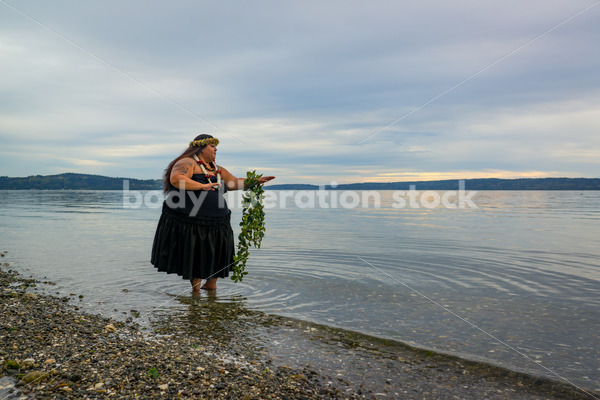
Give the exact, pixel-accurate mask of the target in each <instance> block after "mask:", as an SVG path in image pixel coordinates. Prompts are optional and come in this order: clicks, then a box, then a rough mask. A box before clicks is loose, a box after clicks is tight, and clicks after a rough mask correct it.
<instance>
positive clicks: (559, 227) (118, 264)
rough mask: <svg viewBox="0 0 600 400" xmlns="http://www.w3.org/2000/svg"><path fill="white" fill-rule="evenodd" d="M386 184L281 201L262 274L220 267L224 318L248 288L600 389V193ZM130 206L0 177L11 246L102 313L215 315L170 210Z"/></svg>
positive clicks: (1, 234) (260, 295) (278, 310)
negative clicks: (336, 203) (425, 192)
mask: <svg viewBox="0 0 600 400" xmlns="http://www.w3.org/2000/svg"><path fill="white" fill-rule="evenodd" d="M380 193H381V207H380V208H378V209H362V208H355V209H349V210H346V209H339V208H338V209H297V208H294V207H292V205H291V204H289V205H288V206H287V207H286V208H282V209H279V208H272V209H268V210H267V235H266V237H265V239H264V241H263V245H262V248H261V249H260V250H258V251H254V252H253V253H252V255H251V258H250V260H249V264H248V270H249V272H250V275H248V277H247V278H245V279H244V281H243V282H242V283H240V284H233V283H232V282H230V281H223V280H220V281H219V289H218V292H217V295H216V297H215V298H214V299H212V300H210V301H212V302H214V307H215V308H214V310H215V313H214V315H213V316H212V317H214V318H217V320H216V321H217V323H218V317H217V316H218V313H220V312H221V313H227V312H232V313H235V312H237V311H236V310H237V309H238V307H237V306H236V305H235V304H237V302H238V300H239V299H240V298H244V299H245V300H244V304H245V307H247V308H248V307H249V308H250V309H257V310H262V311H266V312H269V313H274V314H279V315H282V316H289V317H293V318H298V319H303V320H307V321H313V322H319V323H323V324H327V325H330V326H335V327H341V328H345V329H350V330H354V331H359V332H363V333H368V334H372V335H375V336H379V337H385V338H391V339H395V340H399V341H403V342H407V343H411V344H416V345H419V346H422V347H425V348H432V349H437V350H440V351H444V352H449V353H456V354H460V355H464V356H467V357H470V358H476V359H481V360H486V361H489V362H492V363H499V364H502V365H506V366H509V367H511V368H514V369H518V370H523V371H528V372H532V373H536V374H540V375H544V376H548V377H552V378H554V379H557V376H556V375H555V374H557V375H560V376H563V377H565V378H567V379H569V380H570V381H572V382H574V383H577V384H579V385H583V386H585V387H591V388H598V387H600V362H599V359H600V357H598V356H599V355H600V354H599V353H600V350H599V348H598V346H597V344H598V343H599V341H598V339H599V337H598V329H597V327H598V326H599V323H600V312H599V309H598V306H599V305H600V296H598V292H599V289H600V263H599V261H598V260H599V256H600V250H599V249H600V246H599V244H600V243H599V240H598V238H599V237H600V232H599V230H600V229H599V227H600V225H599V224H598V220H599V219H600V211H599V210H600V207H599V206H600V193H598V192H479V193H478V194H477V195H476V196H475V197H474V200H475V203H476V204H477V205H478V208H476V209H456V210H450V209H444V208H437V209H410V208H405V209H396V208H393V207H392V205H393V198H392V195H391V193H390V192H380ZM122 204H123V202H122V195H121V192H85V191H82V192H79V191H76V192H68V191H47V192H43V191H39V192H37V191H26V192H17V191H15V192H2V191H0V218H1V219H0V221H1V223H0V240H1V243H2V246H3V247H4V248H3V249H0V250H9V256H8V258H10V260H9V261H10V262H11V263H13V265H14V266H15V267H18V268H19V269H20V270H21V271H22V272H24V273H30V274H33V275H35V276H38V277H44V276H46V277H48V279H51V280H53V281H56V283H57V285H56V287H55V290H56V291H57V292H59V293H62V294H65V293H66V294H70V293H77V294H80V293H81V294H83V295H84V296H85V297H84V298H83V299H82V300H81V301H80V304H81V306H83V307H86V308H88V309H91V310H93V311H94V312H102V313H105V314H108V315H113V316H117V317H119V316H121V317H125V316H129V315H130V314H131V312H130V310H132V309H134V310H139V311H140V320H142V321H145V320H146V319H147V318H148V317H149V316H151V315H153V313H157V312H158V313H160V312H161V311H157V310H161V309H164V308H165V307H167V308H169V310H170V312H171V313H173V312H174V314H173V317H174V318H175V317H177V310H181V311H184V310H186V313H185V315H187V316H188V317H189V316H190V315H196V316H197V317H198V318H200V319H205V320H208V319H209V318H212V317H211V315H208V314H206V313H208V312H209V311H207V310H203V309H198V310H196V311H194V304H196V303H194V302H191V303H188V302H187V300H180V301H177V300H175V299H182V298H183V299H185V298H189V300H190V301H192V299H191V297H189V296H190V287H189V282H188V281H185V280H182V279H180V278H179V277H176V276H173V275H165V274H160V273H157V272H155V271H154V269H153V267H152V266H151V265H150V264H149V254H150V246H151V244H152V237H153V234H154V229H155V227H156V223H157V221H158V216H159V213H160V210H158V209H152V208H147V207H146V208H140V209H124V208H122ZM230 204H233V202H232V203H230ZM239 216H240V211H239V209H235V210H234V214H233V218H232V221H239ZM236 225H237V223H235V222H234V230H237V226H236ZM361 259H362V260H365V261H366V262H364V261H362V260H361ZM371 265H372V266H371ZM374 267H376V268H374ZM380 270H381V271H383V273H382V272H381V271H380ZM390 277H391V278H390ZM196 300H197V299H196ZM200 301H201V302H207V301H209V300H208V298H206V297H202V298H201V299H200ZM211 304H212V303H211ZM218 307H223V308H222V309H221V308H218ZM211 309H212V308H211ZM227 310H230V311H227ZM188 311H189V312H188ZM192 311H193V312H192ZM449 311H451V312H452V313H454V314H456V315H458V316H460V317H461V318H463V319H464V320H461V319H460V318H457V317H456V316H455V315H453V314H452V313H450V312H449ZM246 312H247V311H240V313H241V314H244V313H246ZM241 314H240V315H241ZM182 315H183V314H182ZM188 317H186V318H188ZM189 318H192V317H189ZM193 318H196V317H193ZM241 318H243V317H241ZM465 321H468V322H470V323H472V324H474V325H476V326H477V327H478V328H480V329H481V330H478V329H474V328H473V327H472V326H471V325H469V324H468V323H467V322H465ZM189 325H190V326H193V324H192V322H191V321H190V324H189ZM482 330H483V331H485V333H484V332H482ZM486 333H487V334H486ZM491 336H493V337H495V338H497V339H499V340H500V341H502V342H504V343H506V344H508V345H510V346H511V347H512V348H513V349H514V350H511V349H510V348H508V347H506V346H504V345H502V344H500V343H499V342H498V341H496V340H494V339H493V338H492V337H491ZM232 340H233V338H232ZM515 350H516V351H515ZM257 351H258V350H257ZM517 351H518V352H517ZM519 352H520V353H523V354H525V355H526V356H527V357H528V358H529V359H528V358H525V357H523V356H522V355H520V354H519ZM546 368H547V369H546Z"/></svg>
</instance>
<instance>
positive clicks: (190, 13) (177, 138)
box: [0, 0, 600, 184]
mask: <svg viewBox="0 0 600 400" xmlns="http://www.w3.org/2000/svg"><path fill="white" fill-rule="evenodd" d="M599 3H600V1H592V0H571V1H568V2H567V1H562V0H561V1H553V0H544V1H541V0H540V1H538V0H535V1H530V0H519V1H516V0H507V1H503V2H497V1H494V2H492V1H489V0H470V1H441V0H424V1H419V2H406V1H380V0H374V1H354V0H350V1H322V0H321V1H312V0H309V1H302V2H300V1H283V2H282V1H261V0H258V1H251V2H234V1H228V0H225V1H219V2H217V1H214V2H210V1H197V0H196V1H181V0H172V1H169V2H158V1H155V2H150V1H119V2H116V1H112V0H107V1H102V2H82V1H75V0H73V1H60V0H59V1H52V2H40V1H29V0H20V1H16V0H0V176H12V177H23V176H29V175H53V174H60V173H63V172H77V173H86V174H98V175H105V176H112V177H128V178H139V179H160V178H161V176H162V174H163V171H164V169H165V168H166V166H167V164H168V163H169V162H170V161H171V160H172V159H174V158H175V157H177V156H178V155H179V154H181V152H182V151H183V150H185V148H186V147H187V145H188V143H189V141H190V140H192V139H193V138H194V137H195V136H196V135H198V134H200V133H208V134H211V135H213V136H215V137H217V138H218V139H219V140H220V144H219V147H218V153H217V163H218V164H219V165H221V166H224V167H225V168H227V169H228V170H229V171H230V172H231V173H233V174H234V175H237V176H240V177H241V176H245V173H246V171H252V170H256V171H257V172H260V173H264V174H266V175H275V176H277V180H276V181H273V183H313V184H330V183H332V182H337V183H351V182H400V181H411V180H438V179H468V178H488V177H490V178H491V177H497V178H519V177H588V178H592V177H600V134H599V133H600V73H599V72H598V71H600V51H599V50H598V43H600V23H598V21H599V20H600V4H599Z"/></svg>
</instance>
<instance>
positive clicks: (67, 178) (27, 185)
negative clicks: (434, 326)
mask: <svg viewBox="0 0 600 400" xmlns="http://www.w3.org/2000/svg"><path fill="white" fill-rule="evenodd" d="M124 181H127V182H128V185H129V186H128V188H129V190H161V189H162V180H161V179H132V178H113V177H107V176H101V175H88V174H77V173H64V174H59V175H33V176H28V177H24V178H13V177H8V176H0V190H123V182H124ZM460 182H464V187H465V189H467V190H600V178H560V177H558V178H516V179H500V178H481V179H463V180H459V179H446V180H437V181H409V182H384V183H380V182H362V183H346V184H339V185H309V184H275V185H267V186H265V188H266V189H268V190H319V189H325V190H410V189H411V188H413V189H417V190H456V189H458V187H459V183H460Z"/></svg>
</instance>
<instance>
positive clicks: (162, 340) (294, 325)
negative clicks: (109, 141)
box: [0, 263, 593, 400]
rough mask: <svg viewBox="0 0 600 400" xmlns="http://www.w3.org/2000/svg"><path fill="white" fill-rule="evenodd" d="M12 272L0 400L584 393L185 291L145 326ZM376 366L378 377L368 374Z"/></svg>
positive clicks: (4, 288)
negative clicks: (298, 354)
mask: <svg viewBox="0 0 600 400" xmlns="http://www.w3.org/2000/svg"><path fill="white" fill-rule="evenodd" d="M9 267H10V266H9V265H8V264H7V263H0V310H1V311H0V312H1V315H2V318H1V320H0V343H1V344H0V399H3V400H9V399H10V400H12V399H104V398H113V399H177V398H190V399H196V398H202V399H205V398H206V399H361V398H366V399H379V398H399V399H482V398H486V399H507V398H510V399H563V398H564V399H567V398H568V399H592V398H593V397H592V396H590V395H589V394H587V393H584V392H582V391H579V390H577V389H576V388H573V387H570V386H568V385H562V384H559V383H555V382H550V381H546V380H542V379H536V378H532V377H528V376H526V375H522V374H517V373H511V372H510V371H504V370H502V369H499V368H494V367H489V366H482V365H479V364H477V363H470V362H465V361H464V360H459V359H455V358H452V357H447V356H442V355H437V354H432V353H430V352H424V351H419V350H415V349H411V348H408V347H403V346H394V345H389V346H388V345H385V344H384V343H382V346H381V347H380V348H378V349H372V348H371V347H372V343H367V341H363V340H362V339H361V338H360V337H349V336H348V335H347V334H345V333H341V332H337V331H328V330H327V329H325V328H323V329H320V328H319V327H314V326H310V324H307V323H303V322H301V321H292V320H285V319H281V318H279V317H273V316H268V315H264V314H260V313H257V312H256V313H254V314H253V313H252V312H250V311H248V310H243V309H241V310H240V309H237V310H236V308H235V306H232V305H230V304H219V303H218V302H213V303H212V304H211V303H210V302H194V299H193V298H188V299H185V300H183V301H187V302H189V306H190V313H189V314H188V315H186V316H184V317H180V318H177V317H174V316H168V315H163V316H161V315H157V318H156V321H154V323H153V328H152V329H150V330H144V328H143V327H140V326H139V325H137V324H135V323H134V322H120V321H114V320H109V319H107V318H104V317H102V316H100V315H94V314H86V313H83V312H81V311H80V310H78V309H77V307H76V306H75V305H73V304H71V302H70V301H69V298H64V297H63V298H61V297H56V296H50V295H47V294H42V293H41V292H40V291H38V290H35V289H34V288H35V286H36V285H39V282H36V281H34V280H32V279H27V278H24V277H21V276H20V275H19V274H17V273H16V272H14V271H12V270H10V269H9ZM211 307H212V308H211ZM215 307H217V308H218V311H217V312H215ZM208 321H210V324H209V323H207V322H208ZM252 332H253V333H252ZM246 333H248V335H247V336H246V335H245V334H246ZM262 334H267V336H268V337H269V338H271V340H272V339H273V338H278V340H277V341H278V343H280V344H281V346H283V347H285V348H286V349H287V350H288V351H289V352H290V353H289V354H293V351H294V346H295V345H298V346H300V343H302V342H303V341H308V342H310V343H311V344H310V346H311V347H310V348H311V349H312V350H311V351H314V350H315V349H316V350H317V351H318V352H320V353H322V357H324V358H325V362H323V361H322V362H321V363H320V364H319V363H317V364H319V365H320V367H318V368H315V367H314V366H303V367H300V366H298V365H293V366H291V367H290V366H286V365H285V362H281V360H279V361H278V356H277V351H276V347H274V345H269V344H265V345H264V346H261V344H260V336H261V335H262ZM314 340H316V342H315V343H312V342H311V341H314ZM386 346H387V347H386ZM378 347H379V346H378ZM274 349H275V350H274ZM290 349H291V350H290ZM304 349H306V348H304ZM299 351H302V349H300V348H299ZM375 353H377V356H374V354H375ZM327 354H330V357H338V356H339V357H347V359H345V360H346V361H344V362H345V363H346V364H347V366H348V367H349V368H350V367H351V364H352V362H353V361H352V360H356V363H360V368H365V373H364V374H361V373H359V374H356V376H353V375H352V374H351V373H348V374H345V373H344V370H343V367H340V368H341V369H340V370H339V371H335V370H334V369H332V368H328V367H327V365H328V363H327V361H326V359H327ZM358 358H360V360H358ZM288 359H290V358H289V357H288ZM382 366H385V368H388V369H389V372H386V373H387V374H388V375H389V378H387V379H380V378H381V375H377V374H375V372H374V370H376V369H377V368H382ZM356 370H357V369H356V368H354V371H356ZM369 373H372V375H369ZM359 375H360V376H359ZM361 378H362V380H361Z"/></svg>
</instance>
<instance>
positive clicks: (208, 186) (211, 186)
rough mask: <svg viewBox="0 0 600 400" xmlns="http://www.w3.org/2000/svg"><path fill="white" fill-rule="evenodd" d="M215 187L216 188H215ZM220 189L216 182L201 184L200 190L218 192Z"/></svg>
mask: <svg viewBox="0 0 600 400" xmlns="http://www.w3.org/2000/svg"><path fill="white" fill-rule="evenodd" d="M215 186H217V187H215ZM219 189H221V183H220V182H219V183H217V182H209V183H201V184H200V190H219Z"/></svg>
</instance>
